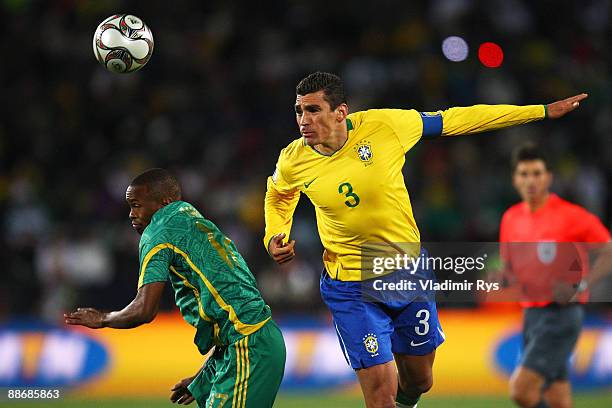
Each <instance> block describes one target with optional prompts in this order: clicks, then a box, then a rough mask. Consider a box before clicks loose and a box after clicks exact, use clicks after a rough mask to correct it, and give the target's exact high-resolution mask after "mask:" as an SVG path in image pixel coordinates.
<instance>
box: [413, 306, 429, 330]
mask: <svg viewBox="0 0 612 408" xmlns="http://www.w3.org/2000/svg"><path fill="white" fill-rule="evenodd" d="M423 316H424V317H423ZM416 317H417V319H421V320H419V325H418V326H416V327H415V328H414V331H415V332H416V334H418V335H419V336H424V335H426V334H427V333H429V310H427V309H421V310H419V311H418V312H416ZM421 325H423V326H422V327H421Z"/></svg>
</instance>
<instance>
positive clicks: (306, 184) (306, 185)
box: [304, 177, 317, 188]
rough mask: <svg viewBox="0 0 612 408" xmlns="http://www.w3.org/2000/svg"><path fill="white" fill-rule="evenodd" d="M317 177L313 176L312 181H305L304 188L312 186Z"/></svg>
mask: <svg viewBox="0 0 612 408" xmlns="http://www.w3.org/2000/svg"><path fill="white" fill-rule="evenodd" d="M316 179H317V177H315V178H313V179H312V180H311V181H310V183H304V188H308V187H310V185H311V184H312V183H313V181H315V180H316Z"/></svg>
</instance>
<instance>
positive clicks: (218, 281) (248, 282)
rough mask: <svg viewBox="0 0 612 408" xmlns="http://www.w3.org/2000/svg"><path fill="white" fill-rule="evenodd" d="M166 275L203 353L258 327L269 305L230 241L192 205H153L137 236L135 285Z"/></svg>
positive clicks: (182, 203)
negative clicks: (137, 274)
mask: <svg viewBox="0 0 612 408" xmlns="http://www.w3.org/2000/svg"><path fill="white" fill-rule="evenodd" d="M168 279H169V280H170V283H171V284H172V288H173V289H174V296H175V300H176V305H177V306H178V307H179V309H180V311H181V314H182V315H183V318H184V319H185V321H186V322H187V323H189V324H190V325H192V326H194V327H195V328H196V329H197V331H196V336H195V339H194V342H195V343H196V345H197V346H198V349H199V350H200V352H201V353H203V354H205V353H206V352H208V351H209V350H210V348H211V347H212V346H213V345H229V344H233V343H235V342H236V341H238V340H240V339H241V338H243V337H244V336H247V335H249V334H252V333H254V332H256V331H257V330H259V329H260V328H261V327H262V326H263V325H264V324H266V322H267V321H268V320H269V319H270V308H269V306H268V305H266V303H265V302H264V300H263V299H262V298H261V295H260V293H259V291H258V290H257V284H256V282H255V278H254V277H253V275H252V274H251V271H250V270H249V268H248V266H247V264H246V262H245V261H244V259H243V258H242V256H241V255H240V254H239V253H238V250H237V249H236V246H235V245H234V243H233V242H232V241H231V240H230V239H229V238H227V237H226V236H225V235H223V233H222V232H221V231H220V230H219V229H218V228H217V226H216V225H215V224H213V223H212V222H211V221H209V220H207V219H205V218H204V217H202V215H201V214H200V213H199V212H198V210H196V209H195V208H194V207H193V206H192V205H191V204H189V203H186V202H184V201H176V202H173V203H171V204H169V205H167V206H165V207H163V208H161V209H160V210H158V211H157V212H156V213H155V214H154V215H153V217H152V218H151V223H150V224H149V225H148V226H147V228H145V230H144V232H143V234H142V237H141V239H140V276H139V278H138V288H139V289H140V288H141V287H142V286H143V285H146V284H147V283H152V282H165V281H166V280H168Z"/></svg>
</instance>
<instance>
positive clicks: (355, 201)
mask: <svg viewBox="0 0 612 408" xmlns="http://www.w3.org/2000/svg"><path fill="white" fill-rule="evenodd" d="M345 187H346V188H345ZM345 190H346V192H345ZM338 193H340V194H342V195H344V196H345V197H346V198H347V200H346V201H345V202H344V204H346V206H347V207H351V208H352V207H357V206H358V205H359V196H358V195H357V194H355V193H353V186H351V183H342V184H340V185H339V186H338Z"/></svg>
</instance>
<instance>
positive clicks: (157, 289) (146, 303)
mask: <svg viewBox="0 0 612 408" xmlns="http://www.w3.org/2000/svg"><path fill="white" fill-rule="evenodd" d="M165 286H166V283H165V282H151V283H147V284H144V285H143V286H142V287H140V288H139V289H138V293H137V294H136V298H135V299H134V303H135V304H136V306H137V307H138V308H139V313H140V315H141V316H142V319H143V320H144V321H147V322H150V321H152V320H153V319H154V318H155V316H156V315H157V311H158V310H159V304H160V302H161V297H162V294H163V293H164V287H165Z"/></svg>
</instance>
